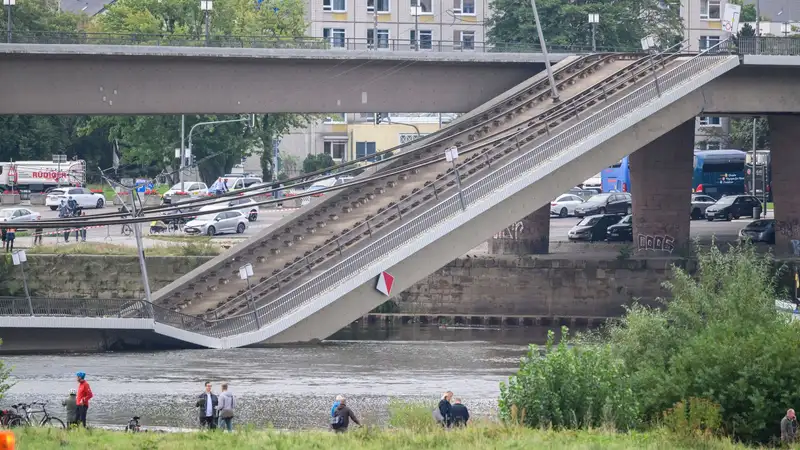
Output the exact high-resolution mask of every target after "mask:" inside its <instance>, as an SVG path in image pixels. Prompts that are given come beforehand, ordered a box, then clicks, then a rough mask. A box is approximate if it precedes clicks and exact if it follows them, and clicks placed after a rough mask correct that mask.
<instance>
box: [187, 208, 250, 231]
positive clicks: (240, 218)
mask: <svg viewBox="0 0 800 450" xmlns="http://www.w3.org/2000/svg"><path fill="white" fill-rule="evenodd" d="M246 229H247V217H245V216H244V214H242V213H241V212H239V211H223V212H218V213H210V214H203V215H201V216H198V217H196V218H195V219H193V220H191V221H189V222H188V223H187V224H186V226H185V227H183V231H184V232H185V233H186V234H205V235H208V236H214V235H217V234H223V233H239V234H242V233H244V230H246Z"/></svg>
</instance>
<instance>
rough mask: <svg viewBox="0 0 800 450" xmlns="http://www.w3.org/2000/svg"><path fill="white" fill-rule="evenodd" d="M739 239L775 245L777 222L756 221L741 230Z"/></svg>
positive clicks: (770, 220)
mask: <svg viewBox="0 0 800 450" xmlns="http://www.w3.org/2000/svg"><path fill="white" fill-rule="evenodd" d="M739 239H742V240H744V239H750V240H751V241H753V242H766V243H767V244H774V243H775V220H774V219H761V220H754V221H752V222H750V223H748V224H747V226H746V227H744V228H742V229H741V230H739Z"/></svg>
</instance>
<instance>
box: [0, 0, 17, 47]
mask: <svg viewBox="0 0 800 450" xmlns="http://www.w3.org/2000/svg"><path fill="white" fill-rule="evenodd" d="M3 4H4V5H6V10H7V11H8V19H7V24H6V25H7V26H6V28H8V36H6V43H9V44H10V43H11V41H12V34H13V25H12V23H13V21H12V20H11V18H12V17H11V8H12V7H13V6H14V5H15V4H16V0H3Z"/></svg>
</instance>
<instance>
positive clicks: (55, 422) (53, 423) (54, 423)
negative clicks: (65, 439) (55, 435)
mask: <svg viewBox="0 0 800 450" xmlns="http://www.w3.org/2000/svg"><path fill="white" fill-rule="evenodd" d="M42 426H43V427H52V428H62V429H63V428H67V426H66V425H64V422H62V421H61V419H59V418H58V417H52V416H50V417H47V418H46V419H44V420H43V421H42Z"/></svg>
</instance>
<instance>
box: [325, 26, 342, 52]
mask: <svg viewBox="0 0 800 450" xmlns="http://www.w3.org/2000/svg"><path fill="white" fill-rule="evenodd" d="M322 37H323V38H325V39H327V40H328V42H330V44H331V47H333V48H344V47H345V46H344V44H345V32H344V28H323V29H322Z"/></svg>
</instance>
